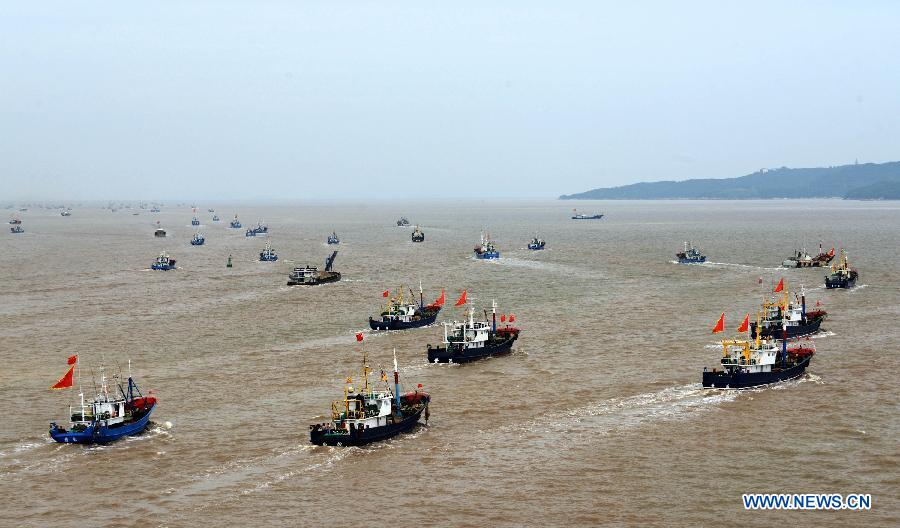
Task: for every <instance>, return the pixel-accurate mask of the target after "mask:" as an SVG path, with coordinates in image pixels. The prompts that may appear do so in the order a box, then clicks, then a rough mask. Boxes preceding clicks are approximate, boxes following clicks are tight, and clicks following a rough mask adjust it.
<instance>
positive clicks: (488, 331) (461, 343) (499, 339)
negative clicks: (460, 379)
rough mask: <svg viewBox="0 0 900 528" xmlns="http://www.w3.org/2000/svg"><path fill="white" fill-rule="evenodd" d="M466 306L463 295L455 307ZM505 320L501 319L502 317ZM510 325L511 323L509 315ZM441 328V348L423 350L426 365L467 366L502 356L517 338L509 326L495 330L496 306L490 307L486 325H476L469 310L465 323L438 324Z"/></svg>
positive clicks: (429, 346)
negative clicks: (487, 358) (448, 364)
mask: <svg viewBox="0 0 900 528" xmlns="http://www.w3.org/2000/svg"><path fill="white" fill-rule="evenodd" d="M465 302H466V292H465V291H463V294H462V296H461V297H460V300H459V301H457V303H456V306H461V305H462V304H465ZM503 319H505V317H503ZM509 321H510V323H512V322H513V321H515V316H513V315H511V316H510V319H509ZM442 324H443V326H444V344H443V346H435V347H432V346H431V345H430V344H429V345H428V346H427V351H428V362H429V363H468V362H469V361H474V360H476V359H483V358H486V357H490V356H496V355H500V354H506V353H508V352H510V350H512V346H513V343H515V341H516V339H518V338H519V329H518V328H515V327H513V326H510V325H506V326H505V327H503V328H497V303H496V302H494V303H492V315H491V320H490V321H476V320H475V312H474V310H473V309H472V307H471V306H470V307H468V309H467V310H466V319H465V320H464V321H461V322H457V321H453V322H452V323H442Z"/></svg>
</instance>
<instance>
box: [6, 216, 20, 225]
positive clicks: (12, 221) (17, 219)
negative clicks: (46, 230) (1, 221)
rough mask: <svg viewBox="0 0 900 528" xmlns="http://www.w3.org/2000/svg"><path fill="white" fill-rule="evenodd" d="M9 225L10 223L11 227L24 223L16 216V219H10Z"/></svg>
mask: <svg viewBox="0 0 900 528" xmlns="http://www.w3.org/2000/svg"><path fill="white" fill-rule="evenodd" d="M9 223H10V225H19V224H21V223H22V220H21V219H20V218H19V217H17V216H14V217H12V218H10V220H9Z"/></svg>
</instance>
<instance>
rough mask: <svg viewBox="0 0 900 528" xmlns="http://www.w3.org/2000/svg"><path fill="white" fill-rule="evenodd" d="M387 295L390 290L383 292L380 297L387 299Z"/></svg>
mask: <svg viewBox="0 0 900 528" xmlns="http://www.w3.org/2000/svg"><path fill="white" fill-rule="evenodd" d="M389 293H391V290H384V291H383V292H381V296H382V297H387V296H388V294H389Z"/></svg>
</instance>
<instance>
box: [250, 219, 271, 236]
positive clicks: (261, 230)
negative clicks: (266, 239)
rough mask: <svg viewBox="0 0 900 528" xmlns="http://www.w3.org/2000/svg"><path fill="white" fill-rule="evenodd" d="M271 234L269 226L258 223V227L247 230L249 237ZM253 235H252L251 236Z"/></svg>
mask: <svg viewBox="0 0 900 528" xmlns="http://www.w3.org/2000/svg"><path fill="white" fill-rule="evenodd" d="M268 232H269V226H267V225H263V224H262V223H259V222H257V224H256V227H253V228H251V229H248V230H247V233H246V235H247V236H256V235H265V234H267V233H268ZM251 233H252V234H251Z"/></svg>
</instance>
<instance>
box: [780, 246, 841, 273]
mask: <svg viewBox="0 0 900 528" xmlns="http://www.w3.org/2000/svg"><path fill="white" fill-rule="evenodd" d="M833 258H834V248H831V251H829V252H828V253H826V252H824V251H822V244H819V254H818V255H816V256H815V257H813V256H811V255H810V254H809V253H807V252H806V249H801V250H799V251H797V255H796V256H792V257H790V258H787V259H785V260H784V261H783V262H782V263H781V265H782V266H783V267H785V268H821V267H824V266H826V265H828V263H830V262H831V260H832V259H833Z"/></svg>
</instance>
